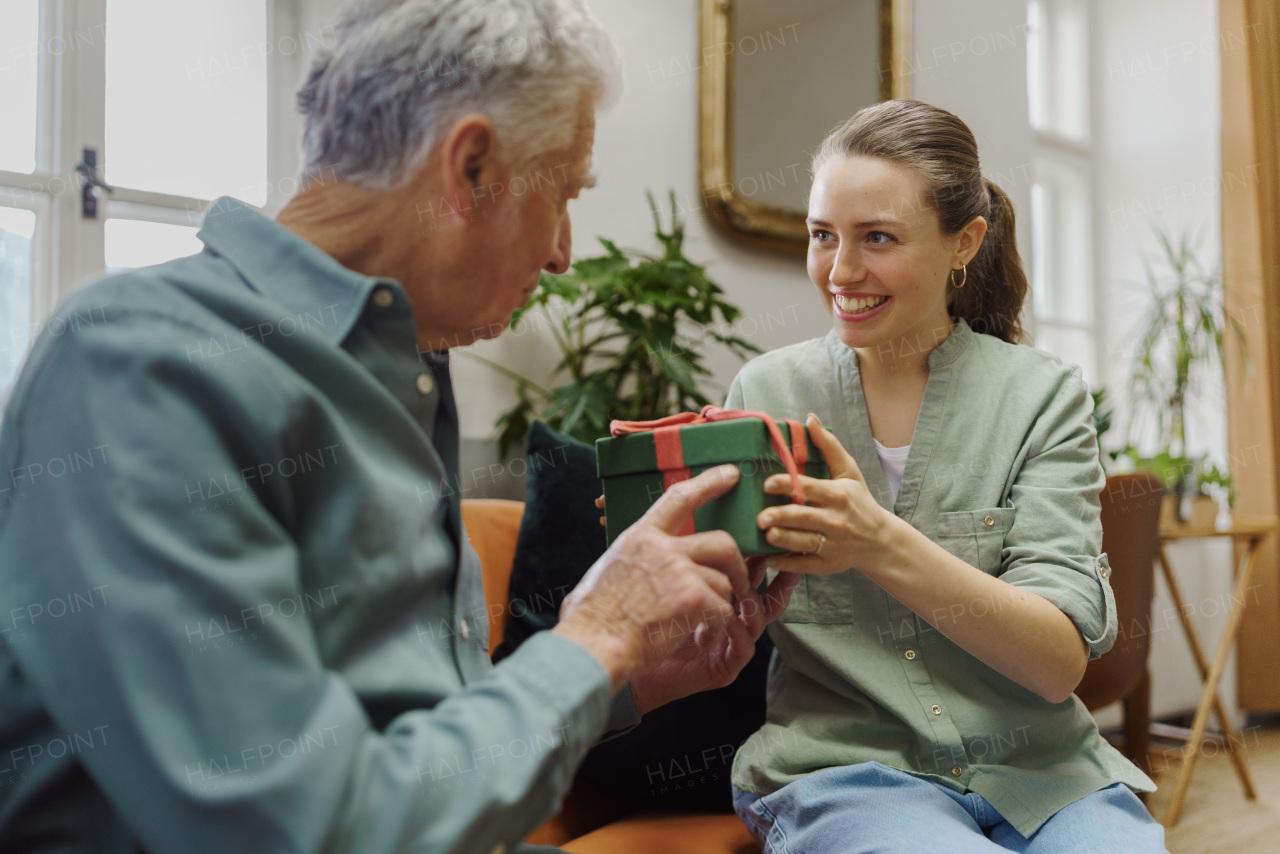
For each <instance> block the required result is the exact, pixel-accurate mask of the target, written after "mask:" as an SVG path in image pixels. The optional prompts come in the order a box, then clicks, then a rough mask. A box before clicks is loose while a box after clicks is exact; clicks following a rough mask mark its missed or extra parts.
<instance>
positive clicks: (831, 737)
mask: <svg viewBox="0 0 1280 854" xmlns="http://www.w3.org/2000/svg"><path fill="white" fill-rule="evenodd" d="M808 225H809V232H810V240H809V251H808V269H809V274H810V276H811V278H812V279H813V282H814V284H815V285H816V286H817V287H818V289H819V293H820V294H821V298H822V300H823V302H824V304H825V305H826V307H827V310H828V312H829V313H830V315H831V318H832V331H831V333H830V334H829V335H827V336H826V338H825V339H819V340H815V341H808V342H804V343H802V344H798V345H794V346H791V347H787V348H784V349H782V350H778V351H775V352H773V353H770V354H768V355H766V356H763V357H761V358H759V359H757V360H755V361H753V362H751V363H750V364H748V365H747V366H746V367H745V368H744V369H743V371H742V372H741V373H740V374H739V376H738V378H737V379H736V380H735V381H734V384H733V387H732V388H731V389H730V392H729V397H728V402H727V404H726V405H727V406H728V407H731V408H741V409H756V410H764V411H767V412H769V413H771V414H772V415H773V416H774V417H778V418H801V417H805V415H806V413H808V422H807V423H808V429H809V432H810V436H811V438H812V440H813V443H814V445H816V446H817V447H818V448H819V449H820V450H821V451H822V454H823V457H824V459H825V461H826V463H827V465H828V467H829V469H830V471H831V475H832V476H831V479H830V480H826V481H819V480H814V479H810V478H801V481H802V484H803V487H804V491H805V499H806V501H805V503H804V504H799V503H796V504H787V505H782V506H778V507H771V508H768V509H767V510H765V511H764V512H762V513H761V514H760V516H759V518H758V519H757V524H758V525H759V527H761V528H762V529H764V530H765V531H766V534H767V538H768V542H769V543H770V544H772V545H774V546H777V547H779V548H782V549H786V550H788V551H789V552H790V554H788V555H784V556H781V557H777V558H774V559H772V560H771V564H772V566H773V568H774V569H776V570H778V571H779V572H783V573H785V572H794V573H797V574H799V575H801V576H802V582H801V584H800V585H799V586H798V587H797V588H796V591H795V594H794V598H793V599H792V603H791V605H790V607H789V608H788V609H787V611H786V613H785V614H784V615H783V617H782V618H781V620H780V622H779V623H778V624H775V625H774V626H773V627H772V628H771V629H770V632H771V635H772V636H773V639H774V642H775V644H776V647H777V650H778V658H777V659H776V660H775V662H774V666H773V673H772V674H771V676H770V684H771V685H774V686H778V687H777V689H776V690H774V691H772V692H771V693H770V696H769V698H768V715H767V719H768V721H769V722H768V723H766V724H765V726H764V727H762V728H761V729H760V730H759V731H758V732H757V733H756V734H755V735H754V736H752V738H751V739H750V740H749V741H748V742H747V744H746V746H745V747H744V749H743V751H741V752H740V753H739V755H738V756H739V758H738V761H737V762H736V763H735V765H734V769H733V783H734V786H735V799H734V806H735V808H736V809H737V811H738V814H739V815H740V816H741V817H742V819H743V822H744V823H745V824H746V826H747V827H748V829H750V830H751V831H752V832H753V833H755V834H756V835H757V836H758V837H759V838H760V839H762V840H763V839H765V838H770V839H772V838H775V836H780V837H784V838H785V839H786V840H787V843H788V847H789V849H790V850H793V851H803V852H826V851H837V850H838V851H841V852H850V851H887V852H898V851H901V852H907V851H911V852H914V851H919V850H924V849H925V848H927V847H928V846H929V845H930V844H932V843H934V842H935V841H936V840H937V839H940V838H946V839H947V840H948V842H947V850H948V851H954V852H975V854H976V852H987V851H989V852H998V851H1002V850H1004V851H1008V850H1013V851H1023V852H1036V854H1040V852H1045V854H1047V852H1054V853H1055V854H1057V852H1083V851H1089V850H1096V848H1095V847H1094V846H1103V845H1105V847H1106V848H1107V850H1117V851H1126V852H1143V854H1147V852H1159V851H1163V850H1164V847H1163V842H1162V838H1163V832H1162V830H1161V828H1160V826H1159V825H1157V824H1155V822H1154V821H1152V819H1151V817H1150V816H1149V815H1148V814H1147V813H1146V811H1145V809H1144V808H1143V807H1142V805H1141V803H1140V802H1139V801H1138V799H1137V798H1136V797H1135V795H1134V794H1133V792H1132V791H1130V790H1131V789H1135V790H1139V791H1149V790H1150V789H1152V788H1153V786H1152V784H1151V781H1150V780H1148V779H1147V777H1146V776H1145V775H1144V774H1143V773H1142V772H1141V771H1139V770H1138V769H1137V768H1136V767H1135V766H1133V765H1132V764H1131V763H1130V762H1128V760H1126V759H1125V758H1124V757H1123V756H1121V755H1120V754H1119V753H1117V752H1116V751H1115V750H1114V749H1112V748H1111V747H1110V746H1109V745H1108V744H1107V743H1106V742H1105V741H1103V740H1102V739H1101V738H1100V737H1099V736H1098V734H1097V728H1096V726H1095V725H1094V723H1093V720H1092V718H1091V717H1090V715H1089V713H1088V711H1087V710H1086V709H1085V708H1084V706H1083V705H1082V704H1081V703H1080V701H1079V700H1078V699H1077V698H1075V697H1073V695H1072V690H1073V689H1074V688H1075V686H1076V684H1077V683H1078V682H1079V680H1080V677H1081V675H1082V673H1083V672H1084V667H1085V664H1086V662H1087V660H1088V659H1089V658H1092V657H1097V656H1099V655H1101V654H1102V653H1104V652H1106V651H1107V650H1108V649H1109V648H1110V647H1111V644H1112V643H1113V641H1114V639H1115V633H1116V615H1115V604H1114V601H1113V597H1112V594H1111V590H1110V587H1109V583H1108V581H1107V576H1108V574H1109V569H1108V566H1107V561H1106V556H1105V555H1102V554H1100V549H1101V525H1100V523H1099V516H1098V506H1099V505H1098V491H1099V489H1100V487H1101V485H1102V470H1101V468H1100V467H1099V465H1098V448H1097V441H1096V438H1095V434H1094V432H1093V429H1092V425H1091V420H1090V415H1091V411H1092V404H1091V401H1090V398H1089V395H1088V392H1087V389H1086V387H1085V386H1084V383H1083V382H1082V381H1081V379H1080V371H1079V369H1078V368H1074V367H1071V366H1068V365H1064V364H1063V363H1062V362H1061V361H1059V360H1058V359H1057V358H1056V357H1053V356H1050V355H1048V354H1045V353H1042V352H1040V351H1037V350H1034V349H1032V348H1030V347H1023V346H1018V344H1017V342H1018V341H1019V339H1020V338H1021V335H1022V330H1021V326H1020V324H1019V321H1018V316H1019V312H1020V310H1021V306H1022V302H1023V300H1024V298H1025V296H1026V292H1027V281H1026V277H1025V275H1024V274H1023V272H1022V267H1021V263H1020V261H1019V259H1018V253H1017V249H1016V245H1015V243H1014V240H1013V233H1014V232H1013V226H1014V219H1013V210H1012V207H1011V206H1010V204H1009V202H1008V199H1007V198H1006V197H1005V195H1004V193H1003V192H1002V191H1001V190H1000V189H999V188H998V187H996V186H995V185H994V184H992V183H991V182H989V181H987V180H985V179H984V178H983V177H982V173H981V171H980V164H979V160H978V150H977V144H976V141H975V140H974V137H973V134H972V133H971V132H970V130H969V128H968V127H967V126H966V125H965V124H964V122H962V121H961V120H960V119H959V118H957V117H956V116H954V115H952V114H951V113H948V112H946V111H945V110H940V109H938V108H936V107H932V106H929V105H928V104H923V103H920V102H918V101H887V102H885V103H882V104H877V105H875V106H872V107H867V108H865V109H863V110H861V111H859V112H858V113H857V114H856V115H855V116H854V117H853V118H852V119H850V120H849V121H848V122H847V123H846V124H845V125H844V126H843V127H841V128H839V129H838V130H836V131H835V132H834V133H832V134H831V136H830V137H828V138H827V140H826V141H825V142H824V143H823V145H822V146H821V147H820V148H819V150H818V153H817V154H816V155H815V157H814V182H813V188H812V191H811V194H810V199H809V216H808ZM984 333H985V334H984ZM824 423H825V424H828V425H830V431H829V432H828V431H827V430H825V429H823V425H824ZM846 449H847V450H846ZM957 465H958V466H961V467H963V470H964V471H965V473H966V476H965V477H963V478H955V477H954V476H950V477H944V476H942V474H941V473H942V472H944V471H946V470H948V469H951V470H952V471H954V466H957ZM787 489H788V486H787V483H786V480H785V479H784V478H777V477H773V478H770V479H769V480H768V481H767V482H766V484H765V491H766V492H771V493H779V494H780V493H782V492H784V491H786V490H787ZM815 545H816V548H815ZM833 719H838V720H839V721H840V725H839V726H838V727H832V726H831V723H830V722H831V721H832V720H833ZM784 729H785V731H786V733H787V736H788V738H787V739H786V740H779V738H778V736H779V734H780V732H782V731H783V730H784ZM1014 733H1019V734H1020V735H1019V736H1018V737H1012V736H1011V735H1010V734H1014ZM765 744H769V745H770V749H768V750H764V749H758V748H761V747H763V746H764V745H765ZM748 748H757V749H748ZM890 815H891V816H892V819H891V820H889V821H886V816H890ZM850 840H859V842H858V843H856V844H855V845H854V846H853V847H851V845H850V842H849V841H850ZM1103 840H1105V843H1104V842H1103ZM857 846H861V847H857Z"/></svg>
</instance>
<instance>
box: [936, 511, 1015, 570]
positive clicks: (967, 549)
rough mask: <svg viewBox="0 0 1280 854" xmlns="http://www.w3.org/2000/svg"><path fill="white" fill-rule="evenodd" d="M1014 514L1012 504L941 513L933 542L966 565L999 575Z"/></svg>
mask: <svg viewBox="0 0 1280 854" xmlns="http://www.w3.org/2000/svg"><path fill="white" fill-rule="evenodd" d="M1016 514H1017V511H1016V510H1014V509H1013V508H1012V507H988V508H986V509H980V510H959V511H956V512H954V513H941V514H939V515H938V535H937V537H936V538H935V542H937V544H938V545H940V546H942V547H943V548H944V549H946V550H947V551H949V552H950V553H951V554H953V555H955V556H956V557H958V558H960V559H961V560H962V561H964V562H965V563H967V564H969V565H970V566H976V567H977V568H978V569H980V570H982V571H983V572H986V573H989V574H991V575H999V573H1000V555H1001V554H1002V553H1003V551H1004V539H1005V537H1006V536H1008V534H1009V531H1010V530H1011V529H1012V528H1013V520H1014V517H1015V515H1016Z"/></svg>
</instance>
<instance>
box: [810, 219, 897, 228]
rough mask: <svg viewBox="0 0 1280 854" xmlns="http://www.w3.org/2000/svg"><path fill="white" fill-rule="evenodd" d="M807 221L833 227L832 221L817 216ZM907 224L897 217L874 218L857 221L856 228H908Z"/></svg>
mask: <svg viewBox="0 0 1280 854" xmlns="http://www.w3.org/2000/svg"><path fill="white" fill-rule="evenodd" d="M805 222H806V223H808V224H809V225H817V226H821V227H823V228H831V223H829V222H827V221H826V220H824V219H816V218H815V217H807V218H806V219H805ZM906 226H907V224H906V223H905V222H901V221H899V220H896V219H872V220H867V221H866V222H860V223H857V224H856V225H855V226H854V228H906Z"/></svg>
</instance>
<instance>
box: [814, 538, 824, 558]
mask: <svg viewBox="0 0 1280 854" xmlns="http://www.w3.org/2000/svg"><path fill="white" fill-rule="evenodd" d="M826 544H827V535H826V534H818V547H817V548H816V549H814V550H813V552H812V554H813V556H814V557H820V556H821V555H822V547H823V546H825V545H826Z"/></svg>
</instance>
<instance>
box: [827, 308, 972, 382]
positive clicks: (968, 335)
mask: <svg viewBox="0 0 1280 854" xmlns="http://www.w3.org/2000/svg"><path fill="white" fill-rule="evenodd" d="M951 321H952V327H951V334H949V335H948V336H947V337H946V338H944V339H943V340H942V342H941V343H939V344H938V345H937V346H936V347H934V348H933V349H932V350H930V351H929V359H928V361H929V370H930V371H933V370H936V369H937V368H940V367H943V366H944V365H950V364H951V363H952V362H954V361H955V360H956V359H958V358H960V355H961V354H962V353H964V351H965V350H967V349H969V345H970V344H971V343H972V342H973V338H974V336H975V335H976V334H977V333H976V332H974V331H973V330H972V329H970V328H969V324H968V322H967V321H966V320H965V319H964V318H963V317H953V318H951ZM827 349H828V351H829V352H830V353H831V354H832V356H833V357H834V358H835V359H837V360H839V361H840V362H842V363H843V364H847V365H849V366H850V367H852V368H853V369H854V370H855V371H857V370H858V354H857V353H855V352H854V351H853V348H851V347H847V346H845V344H844V342H843V341H841V340H840V338H839V337H838V336H837V335H836V331H835V330H834V329H832V330H831V331H830V332H828V333H827Z"/></svg>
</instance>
